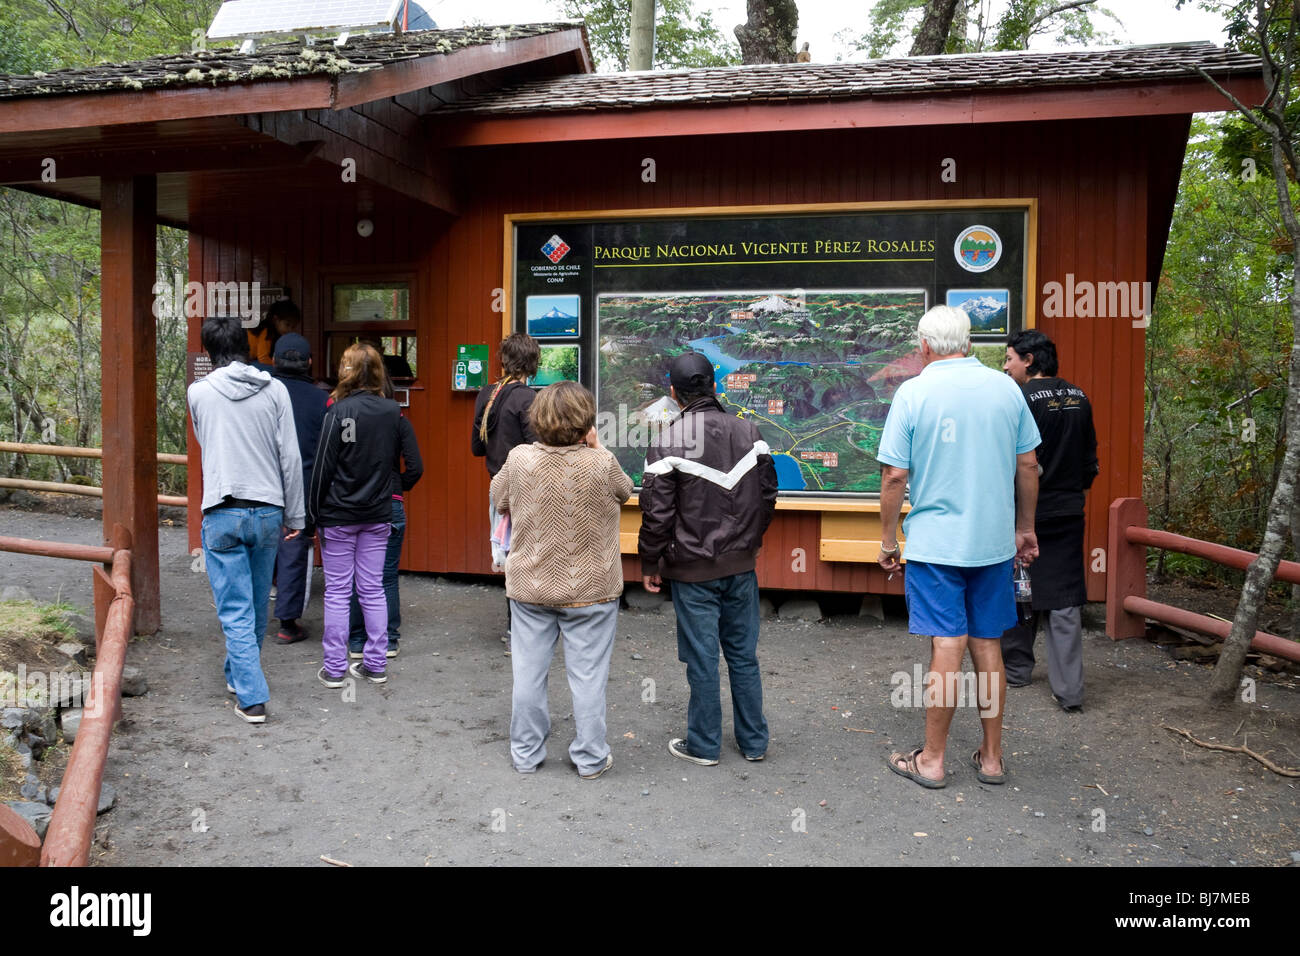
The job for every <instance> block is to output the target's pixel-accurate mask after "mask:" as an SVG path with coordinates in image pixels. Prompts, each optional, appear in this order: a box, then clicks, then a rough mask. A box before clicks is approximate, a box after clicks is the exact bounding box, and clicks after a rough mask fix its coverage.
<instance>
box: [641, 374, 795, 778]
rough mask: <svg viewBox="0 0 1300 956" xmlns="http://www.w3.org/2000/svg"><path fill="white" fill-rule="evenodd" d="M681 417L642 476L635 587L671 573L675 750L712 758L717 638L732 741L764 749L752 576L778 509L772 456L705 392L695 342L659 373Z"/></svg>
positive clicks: (716, 746) (717, 715)
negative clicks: (679, 691)
mask: <svg viewBox="0 0 1300 956" xmlns="http://www.w3.org/2000/svg"><path fill="white" fill-rule="evenodd" d="M669 381H670V383H671V394H672V397H673V400H674V401H675V402H677V404H678V405H679V406H681V408H682V413H681V416H680V417H679V418H677V419H675V420H674V421H673V422H672V423H670V424H669V425H668V426H667V427H666V428H664V430H663V431H662V432H661V433H660V435H659V437H658V439H657V440H656V441H655V442H654V443H653V444H652V445H651V446H650V450H649V452H648V453H647V455H646V465H645V471H644V473H643V476H642V478H641V495H640V504H641V534H640V539H639V542H638V550H639V552H640V555H641V573H642V582H643V584H644V585H645V589H646V590H647V591H651V592H658V590H659V588H660V586H661V585H662V583H663V579H664V578H668V579H669V580H671V581H672V582H673V583H672V599H673V610H675V611H676V612H677V656H678V659H679V660H681V661H682V662H683V663H684V664H685V665H686V679H687V681H689V683H690V685H691V699H690V704H689V705H688V708H687V712H686V736H685V738H676V739H673V740H671V741H670V742H669V744H668V750H669V751H670V752H671V753H672V754H673V755H674V756H676V757H681V758H682V759H683V760H689V761H690V762H692V763H695V764H699V765H701V766H706V767H710V766H713V765H715V764H717V762H718V755H719V752H720V751H721V748H722V701H721V695H720V694H719V692H718V646H719V644H721V647H722V653H723V655H724V656H725V657H726V659H727V673H728V676H729V677H730V680H731V702H732V710H733V714H734V717H735V731H736V743H737V744H738V745H739V746H740V752H741V753H742V754H743V755H744V757H745V759H746V760H762V759H763V757H764V756H765V755H766V753H767V742H768V730H767V719H766V718H765V717H764V716H763V685H762V678H761V675H760V673H759V669H758V620H759V618H758V578H757V576H756V575H755V573H754V567H755V564H756V560H757V556H758V549H759V546H760V545H761V544H762V543H763V534H764V533H765V532H766V531H767V527H768V525H769V524H771V522H772V513H773V512H774V511H775V509H776V492H777V478H776V467H775V466H774V465H773V463H772V456H771V454H770V453H769V451H768V447H767V443H766V442H765V441H763V437H762V435H761V434H759V431H758V429H757V428H756V427H755V426H754V425H753V424H751V423H750V422H747V421H745V420H744V419H741V418H738V417H736V416H734V415H728V414H727V413H726V412H725V411H724V410H723V408H722V406H721V405H720V404H718V400H717V398H716V397H715V393H716V391H717V383H716V382H715V380H714V376H713V363H711V362H710V361H709V360H708V359H707V358H706V357H705V356H703V355H700V354H699V353H698V352H687V353H684V354H682V355H679V356H678V357H677V358H676V359H674V360H673V364H672V369H671V371H670V372H669Z"/></svg>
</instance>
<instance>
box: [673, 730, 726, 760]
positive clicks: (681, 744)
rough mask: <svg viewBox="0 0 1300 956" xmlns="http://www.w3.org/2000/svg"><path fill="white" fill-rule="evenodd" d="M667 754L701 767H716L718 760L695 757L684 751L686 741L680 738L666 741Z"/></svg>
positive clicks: (715, 758)
mask: <svg viewBox="0 0 1300 956" xmlns="http://www.w3.org/2000/svg"><path fill="white" fill-rule="evenodd" d="M668 752H669V753H670V754H672V755H673V756H674V757H681V758H682V759H683V760H689V761H690V762H691V763H694V764H699V765H700V766H701V767H716V766H717V765H718V758H717V757H714V758H713V759H712V760H710V759H709V758H708V757H697V756H695V754H693V753H691V752H690V751H689V750H687V749H686V741H685V740H683V739H682V738H681V737H674V738H673V739H672V740H670V741H668Z"/></svg>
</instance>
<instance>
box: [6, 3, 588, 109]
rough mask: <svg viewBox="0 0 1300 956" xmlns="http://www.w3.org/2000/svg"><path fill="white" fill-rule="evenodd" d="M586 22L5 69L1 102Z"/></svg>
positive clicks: (333, 71)
mask: <svg viewBox="0 0 1300 956" xmlns="http://www.w3.org/2000/svg"><path fill="white" fill-rule="evenodd" d="M580 26H581V24H580V23H567V22H557V23H532V24H525V25H522V26H496V27H466V28H463V29H456V30H421V31H419V32H410V33H401V34H398V33H372V34H367V35H362V36H354V37H351V38H349V40H348V42H347V45H346V46H345V47H342V48H335V46H334V43H333V41H332V40H320V41H318V42H317V43H316V45H315V46H303V44H302V42H301V41H292V42H287V43H271V44H263V45H259V46H258V49H257V51H256V52H255V53H248V54H244V53H240V52H239V51H238V50H237V49H234V48H231V49H223V50H209V51H207V52H202V53H183V54H179V55H169V56H154V57H150V58H149V59H147V60H137V61H135V62H133V63H119V64H112V63H105V64H101V65H98V66H88V67H80V68H75V69H66V70H55V71H52V72H50V73H36V74H33V75H30V76H16V75H7V74H0V100H3V99H16V98H18V97H26V96H44V95H51V94H58V93H95V92H111V91H121V90H126V89H129V90H143V89H153V88H162V87H178V86H193V85H197V84H205V85H208V86H221V85H228V84H232V83H241V82H247V81H250V80H277V79H292V78H294V77H300V76H311V75H318V74H326V75H332V76H339V75H342V74H346V73H364V72H366V71H368V70H377V69H381V68H382V67H384V66H386V65H389V64H392V63H397V62H400V61H402V60H410V59H414V58H416V57H423V56H434V55H438V54H445V53H453V52H455V51H456V50H459V49H462V48H464V47H471V46H482V45H486V44H491V43H498V42H502V41H509V40H518V39H522V38H524V37H531V36H540V35H542V34H545V33H556V32H558V31H561V30H572V29H576V28H578V27H580Z"/></svg>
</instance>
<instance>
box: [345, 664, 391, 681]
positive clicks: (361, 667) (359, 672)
mask: <svg viewBox="0 0 1300 956" xmlns="http://www.w3.org/2000/svg"><path fill="white" fill-rule="evenodd" d="M348 673H349V674H351V675H352V676H353V677H355V678H357V679H358V680H361V679H362V678H365V679H366V680H368V681H370V683H372V684H384V683H387V682H388V674H387V673H385V672H384V671H372V670H371V669H370V668H369V667H367V666H366V665H365V664H353V665H351V666H350V667H349V668H348Z"/></svg>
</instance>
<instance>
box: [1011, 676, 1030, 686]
mask: <svg viewBox="0 0 1300 956" xmlns="http://www.w3.org/2000/svg"><path fill="white" fill-rule="evenodd" d="M1007 686H1008V687H1028V686H1029V681H1027V680H1012V679H1011V678H1010V677H1008V678H1007Z"/></svg>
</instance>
